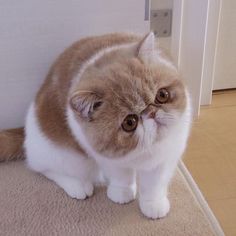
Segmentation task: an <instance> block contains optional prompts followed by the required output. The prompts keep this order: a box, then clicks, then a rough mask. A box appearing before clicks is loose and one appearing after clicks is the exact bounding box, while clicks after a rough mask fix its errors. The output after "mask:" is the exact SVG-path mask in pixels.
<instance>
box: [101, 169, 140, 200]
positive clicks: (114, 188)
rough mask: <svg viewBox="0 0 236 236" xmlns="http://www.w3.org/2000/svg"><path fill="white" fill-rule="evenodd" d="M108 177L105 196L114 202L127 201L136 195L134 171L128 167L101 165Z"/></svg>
mask: <svg viewBox="0 0 236 236" xmlns="http://www.w3.org/2000/svg"><path fill="white" fill-rule="evenodd" d="M102 170H103V171H104V174H105V176H106V177H107V178H108V182H109V183H108V187H107V196H108V198H109V199H111V200H112V201H113V202H116V203H120V204H123V203H128V202H130V201H132V200H134V199H135V196H136V177H135V171H134V170H132V169H128V168H119V167H113V166H112V167H111V166H109V167H103V168H102Z"/></svg>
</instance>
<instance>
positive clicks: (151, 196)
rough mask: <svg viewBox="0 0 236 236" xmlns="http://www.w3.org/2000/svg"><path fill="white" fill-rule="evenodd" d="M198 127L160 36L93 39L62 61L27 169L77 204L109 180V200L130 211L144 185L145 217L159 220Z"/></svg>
mask: <svg viewBox="0 0 236 236" xmlns="http://www.w3.org/2000/svg"><path fill="white" fill-rule="evenodd" d="M162 88H165V90H162V91H161V92H158V93H159V95H158V96H159V100H158V98H156V96H157V95H156V94H157V91H160V89H162ZM166 90H167V92H166ZM163 93H164V95H163ZM165 93H167V94H166V95H165ZM165 96H166V98H167V100H166V101H164V100H162V99H163V98H164V99H165ZM168 99H169V100H168ZM159 101H161V102H159ZM163 101H164V102H163ZM127 117H128V118H127ZM190 123H191V116H190V104H189V98H188V94H187V92H186V89H185V88H184V86H183V84H182V82H181V80H180V79H179V74H178V72H177V70H176V69H175V67H174V66H173V64H172V63H171V62H170V61H169V59H167V58H166V57H165V56H164V55H163V53H162V52H161V51H159V50H157V49H156V48H155V43H154V36H153V34H152V33H150V34H149V35H147V36H146V37H145V38H143V39H142V38H139V37H138V36H134V35H129V34H113V35H104V36H100V37H91V38H87V39H83V40H81V41H79V42H78V43H75V44H74V45H73V46H72V47H71V48H69V49H67V50H66V51H65V52H64V53H63V54H62V55H61V56H60V57H59V59H58V60H57V61H56V63H55V64H54V65H53V67H52V68H51V70H50V72H49V74H48V77H47V79H46V81H45V83H44V84H43V86H42V87H41V89H40V91H39V93H38V95H37V97H36V99H35V101H34V102H33V103H32V105H31V107H30V109H29V112H28V115H27V119H26V126H25V132H26V138H25V144H24V147H25V151H26V157H27V163H28V166H29V167H30V168H31V169H33V170H34V171H37V172H39V173H41V174H43V175H45V176H47V177H48V178H49V179H51V180H53V181H54V182H56V183H57V184H58V185H59V186H60V187H62V188H63V189H64V190H65V191H66V192H67V194H68V195H70V196H71V197H73V198H77V199H84V198H86V197H87V196H91V195H92V193H93V188H94V184H95V183H96V182H98V181H99V178H100V177H101V173H102V174H103V175H104V176H105V178H106V179H107V180H108V189H107V195H108V197H109V198H110V199H111V200H113V201H114V202H117V203H127V202H129V201H131V200H133V199H134V198H135V195H136V180H137V183H138V192H139V204H140V208H141V211H142V212H143V213H144V215H146V216H147V217H151V218H159V217H163V216H165V215H166V214H167V213H168V211H169V201H168V199H167V187H168V183H169V181H170V179H171V177H172V175H173V173H174V170H175V167H176V165H177V162H178V160H179V159H180V157H181V155H182V153H183V151H184V149H185V145H186V141H187V137H188V133H189V127H190Z"/></svg>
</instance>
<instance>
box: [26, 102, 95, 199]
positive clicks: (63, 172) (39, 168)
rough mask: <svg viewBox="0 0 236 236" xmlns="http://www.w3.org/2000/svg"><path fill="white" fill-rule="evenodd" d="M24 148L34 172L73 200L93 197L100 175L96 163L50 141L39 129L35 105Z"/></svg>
mask: <svg viewBox="0 0 236 236" xmlns="http://www.w3.org/2000/svg"><path fill="white" fill-rule="evenodd" d="M24 146H25V152H26V161H27V165H28V167H29V168H30V169H31V170H34V171H36V172H39V173H41V174H43V175H45V176H46V177H48V178H49V179H51V180H53V181H54V182H55V183H57V184H58V185H59V186H60V187H61V188H63V189H64V190H65V191H66V192H67V193H68V195H69V196H71V197H73V198H77V199H84V198H86V196H91V195H92V193H93V183H94V181H95V177H96V174H97V172H98V167H97V164H96V162H95V161H94V160H93V159H92V158H89V157H87V156H85V155H83V153H80V152H78V151H76V150H74V149H71V148H69V147H63V146H61V145H58V144H56V143H55V142H53V140H50V139H49V138H47V137H46V136H45V135H44V134H43V133H42V131H41V129H40V127H39V124H38V122H37V118H36V114H35V111H34V106H33V105H32V106H31V108H30V109H29V112H28V115H27V122H26V138H25V143H24Z"/></svg>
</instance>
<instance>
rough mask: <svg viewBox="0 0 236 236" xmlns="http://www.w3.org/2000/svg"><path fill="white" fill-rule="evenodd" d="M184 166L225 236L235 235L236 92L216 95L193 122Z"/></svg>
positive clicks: (217, 93)
mask: <svg viewBox="0 0 236 236" xmlns="http://www.w3.org/2000/svg"><path fill="white" fill-rule="evenodd" d="M184 163H185V165H186V166H187V168H188V170H189V171H190V173H191V175H192V176H193V178H194V180H195V182H196V183H197V185H198V186H199V188H200V190H201V191H202V193H203V195H204V196H205V198H206V200H207V202H208V204H209V206H210V207H211V209H212V210H213V212H214V214H215V216H216V217H217V219H218V221H219V223H220V224H221V226H222V228H223V230H224V232H225V235H226V236H236V91H235V90H232V91H225V92H216V93H214V94H213V102H212V105H211V106H203V107H202V108H201V113H200V117H199V119H197V120H196V121H194V124H193V129H192V133H191V136H190V140H189V145H188V148H187V151H186V153H185V156H184Z"/></svg>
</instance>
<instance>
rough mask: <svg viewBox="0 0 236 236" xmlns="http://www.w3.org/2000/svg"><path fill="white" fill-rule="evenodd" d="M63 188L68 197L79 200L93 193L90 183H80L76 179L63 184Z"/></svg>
mask: <svg viewBox="0 0 236 236" xmlns="http://www.w3.org/2000/svg"><path fill="white" fill-rule="evenodd" d="M64 190H65V191H66V193H67V194H68V195H69V196H70V197H72V198H76V199H80V200H82V199H85V198H86V197H90V196H92V195H93V185H92V184H91V183H83V184H81V183H80V182H77V181H74V182H73V181H71V182H68V183H67V184H66V185H65V186H64Z"/></svg>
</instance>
